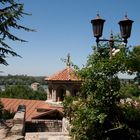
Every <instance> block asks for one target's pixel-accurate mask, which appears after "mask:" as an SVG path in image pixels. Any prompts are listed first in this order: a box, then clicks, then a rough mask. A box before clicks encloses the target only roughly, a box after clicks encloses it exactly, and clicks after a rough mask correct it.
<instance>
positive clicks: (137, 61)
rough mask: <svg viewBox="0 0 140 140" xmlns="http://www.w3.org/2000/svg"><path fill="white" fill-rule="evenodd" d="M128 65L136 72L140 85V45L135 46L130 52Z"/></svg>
mask: <svg viewBox="0 0 140 140" xmlns="http://www.w3.org/2000/svg"><path fill="white" fill-rule="evenodd" d="M127 67H128V69H129V71H130V72H131V73H134V72H135V73H136V78H135V80H136V81H137V82H138V85H140V46H135V47H134V48H133V50H132V51H131V52H130V54H129V57H128V61H127Z"/></svg>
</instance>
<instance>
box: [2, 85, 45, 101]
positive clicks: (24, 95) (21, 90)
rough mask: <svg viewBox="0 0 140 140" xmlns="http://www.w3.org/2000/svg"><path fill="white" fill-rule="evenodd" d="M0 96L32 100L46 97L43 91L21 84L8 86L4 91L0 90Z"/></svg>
mask: <svg viewBox="0 0 140 140" xmlns="http://www.w3.org/2000/svg"><path fill="white" fill-rule="evenodd" d="M0 97H4V98H17V99H33V100H46V99H47V96H46V93H45V91H44V92H42V91H33V90H32V89H31V88H30V87H28V86H22V85H18V86H9V87H8V88H6V90H5V91H2V92H0Z"/></svg>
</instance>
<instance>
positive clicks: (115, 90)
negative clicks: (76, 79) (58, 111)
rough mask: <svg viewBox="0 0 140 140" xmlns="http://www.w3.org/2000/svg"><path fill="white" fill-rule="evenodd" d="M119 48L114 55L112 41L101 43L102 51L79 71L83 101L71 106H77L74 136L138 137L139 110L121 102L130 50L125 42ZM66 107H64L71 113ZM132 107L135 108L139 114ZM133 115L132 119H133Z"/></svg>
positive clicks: (87, 139) (89, 139)
mask: <svg viewBox="0 0 140 140" xmlns="http://www.w3.org/2000/svg"><path fill="white" fill-rule="evenodd" d="M118 48H120V51H119V52H118V53H117V54H116V55H115V56H113V57H112V58H110V55H109V50H108V49H109V46H108V44H102V45H100V50H99V52H93V53H92V54H91V55H90V56H89V57H88V60H87V64H86V66H85V67H83V68H82V69H81V70H79V71H78V74H79V76H80V77H81V79H83V83H82V87H81V92H80V94H79V97H78V98H79V100H78V101H77V103H76V104H75V103H73V102H70V103H71V105H69V106H70V107H71V108H73V109H74V110H73V118H71V135H72V136H73V138H74V139H75V140H77V139H78V140H118V139H121V140H126V139H127V140H129V139H134V138H138V137H137V136H136V135H135V134H134V133H133V132H136V131H135V130H139V129H140V127H139V126H138V125H136V124H137V123H138V119H137V118H136V117H135V116H139V115H140V113H139V110H138V109H137V108H136V109H135V108H134V106H125V105H124V106H123V105H122V104H121V103H120V99H121V97H122V94H121V92H120V87H121V82H120V80H119V78H118V73H119V72H126V71H127V67H126V61H127V58H128V53H127V52H126V51H127V50H126V48H124V46H123V45H120V44H119V46H118ZM73 106H74V107H73ZM66 109H67V108H64V110H65V111H66V112H67V110H66ZM132 109H133V110H135V111H133V113H134V112H135V116H133V114H132ZM130 114H131V116H132V119H130V120H129V115H130ZM67 118H69V117H67ZM125 118H127V121H126V120H125ZM132 120H133V121H132ZM131 123H132V124H135V125H134V126H136V127H135V128H134V126H132V125H130V124H131Z"/></svg>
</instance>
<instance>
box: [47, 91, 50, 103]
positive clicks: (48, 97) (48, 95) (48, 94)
mask: <svg viewBox="0 0 140 140" xmlns="http://www.w3.org/2000/svg"><path fill="white" fill-rule="evenodd" d="M47 100H50V91H49V88H47Z"/></svg>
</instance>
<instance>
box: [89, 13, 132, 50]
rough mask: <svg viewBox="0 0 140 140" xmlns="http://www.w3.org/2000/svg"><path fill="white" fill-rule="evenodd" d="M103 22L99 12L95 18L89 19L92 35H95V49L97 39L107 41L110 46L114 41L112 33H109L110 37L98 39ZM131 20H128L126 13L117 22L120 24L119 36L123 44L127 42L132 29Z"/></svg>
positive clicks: (101, 31)
mask: <svg viewBox="0 0 140 140" xmlns="http://www.w3.org/2000/svg"><path fill="white" fill-rule="evenodd" d="M104 22H105V20H104V19H101V18H100V16H99V14H97V17H96V18H95V19H93V20H91V24H92V27H93V34H94V37H96V43H97V50H98V44H99V41H109V44H110V47H113V44H114V41H116V40H114V39H113V34H112V33H111V37H110V39H100V37H102V33H103V26H104ZM133 22H134V21H132V20H129V19H128V17H127V15H125V19H124V20H121V21H119V23H118V24H119V25H120V32H121V37H122V38H123V42H124V43H125V44H127V39H128V38H129V37H130V35H131V29H132V23H133Z"/></svg>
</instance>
